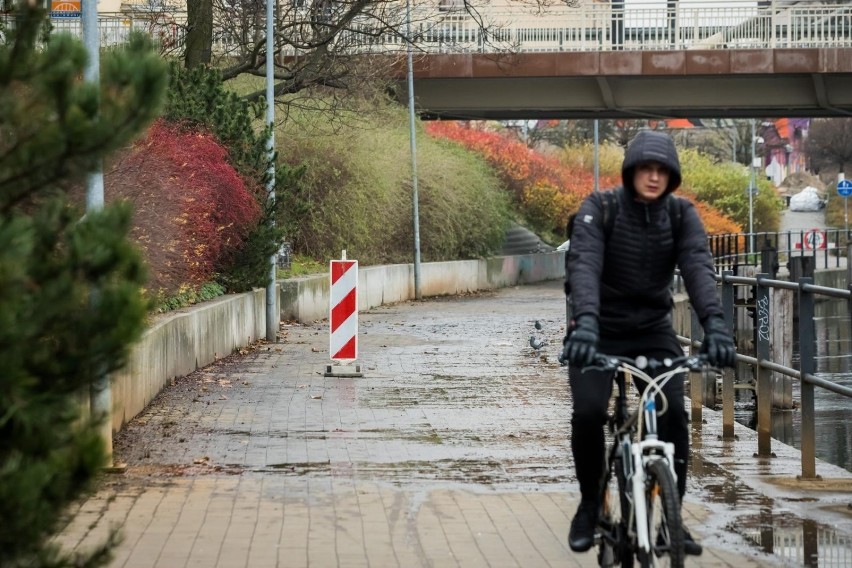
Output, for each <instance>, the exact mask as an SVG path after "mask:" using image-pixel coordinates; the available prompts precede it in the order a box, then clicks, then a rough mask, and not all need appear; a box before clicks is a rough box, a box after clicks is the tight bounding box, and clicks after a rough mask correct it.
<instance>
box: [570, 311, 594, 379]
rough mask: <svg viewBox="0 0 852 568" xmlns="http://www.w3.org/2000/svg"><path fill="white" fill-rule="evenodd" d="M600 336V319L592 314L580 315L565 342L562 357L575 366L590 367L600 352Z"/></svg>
mask: <svg viewBox="0 0 852 568" xmlns="http://www.w3.org/2000/svg"><path fill="white" fill-rule="evenodd" d="M598 338H599V333H598V320H597V319H596V318H595V317H594V316H590V315H582V316H580V317H578V318H577V320H576V321H575V322H574V330H573V331H572V332H571V334H570V335H569V336H568V337H567V341H566V342H565V346H564V348H563V351H562V358H563V359H567V360H568V362H569V363H571V364H572V365H574V366H575V367H588V366H589V365H591V364H592V363H593V362H594V360H595V355H596V354H597V352H598Z"/></svg>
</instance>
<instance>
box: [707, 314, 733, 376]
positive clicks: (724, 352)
mask: <svg viewBox="0 0 852 568" xmlns="http://www.w3.org/2000/svg"><path fill="white" fill-rule="evenodd" d="M701 352H702V353H706V354H707V360H708V362H709V363H710V364H711V365H713V366H714V367H720V368H721V367H733V366H734V364H735V363H736V361H737V352H736V350H735V349H734V338H733V337H731V332H730V330H729V329H728V326H726V325H725V320H724V319H722V318H720V317H719V316H710V317H709V318H707V321H706V322H704V342H703V343H702V344H701Z"/></svg>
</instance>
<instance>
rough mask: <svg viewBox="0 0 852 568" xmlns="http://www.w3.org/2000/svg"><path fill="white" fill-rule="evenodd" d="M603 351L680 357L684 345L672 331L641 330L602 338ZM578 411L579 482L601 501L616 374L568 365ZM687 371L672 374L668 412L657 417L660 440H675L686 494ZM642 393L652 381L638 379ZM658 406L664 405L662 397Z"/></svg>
mask: <svg viewBox="0 0 852 568" xmlns="http://www.w3.org/2000/svg"><path fill="white" fill-rule="evenodd" d="M599 351H600V352H601V353H604V354H606V355H622V356H625V357H637V356H639V355H645V356H646V357H648V358H653V359H658V360H660V359H664V358H666V357H680V356H681V355H683V349H682V348H681V346H680V343H679V342H678V340H677V337H676V336H675V334H674V331H671V332H654V333H650V334H642V336H641V337H637V338H631V339H607V338H603V337H602V338H601V341H600V345H599ZM568 379H569V382H570V385H571V396H572V400H573V412H572V415H571V451H572V453H573V454H574V467H575V468H576V470H577V480H578V481H579V482H580V493H581V495H582V498H583V499H584V500H585V499H590V500H597V497H598V490H599V484H600V480H601V476H602V475H603V468H604V465H605V452H606V448H605V438H604V425H605V424H606V418H607V409H608V406H609V399H610V396H611V394H612V385H613V381H612V373H610V372H604V371H595V370H589V371H586V372H581V371H580V369H579V368H577V367H574V366H573V365H572V366H570V367H569V369H568ZM683 381H684V377H683V375H678V376H675V377H672V378H671V379H670V380H669V381H668V382H667V383H666V385H665V386H664V387H663V394H665V396H666V400H667V401H668V411H667V412H666V413H665V414H663V415H662V416H659V417H658V419H657V433H658V434H659V436H660V439H661V440H663V441H665V442H671V443H672V444H674V456H675V466H674V469H675V474H676V475H677V488H678V492H679V493H680V496H681V498H683V495H684V493H686V462H687V459H688V456H689V423H688V417H687V414H686V409H685V407H684V400H683V396H684V392H683ZM636 386H637V387H638V388H639V390H640V392H641V391H643V390H644V389H645V387H646V386H647V383H645V382H644V381H639V380H637V381H636ZM657 408H661V406H660V402H659V397H658V401H657Z"/></svg>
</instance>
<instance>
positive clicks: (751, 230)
mask: <svg viewBox="0 0 852 568" xmlns="http://www.w3.org/2000/svg"><path fill="white" fill-rule="evenodd" d="M756 140H757V137H756V136H755V134H754V119H751V180H750V181H749V186H748V238H749V246H748V251H749V253H754V192H755V190H756V189H757V171H756V170H755V167H754V161H755V150H754V143H755V141H756Z"/></svg>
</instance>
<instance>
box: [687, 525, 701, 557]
mask: <svg viewBox="0 0 852 568" xmlns="http://www.w3.org/2000/svg"><path fill="white" fill-rule="evenodd" d="M683 551H684V552H685V553H686V554H688V555H689V556H701V553H702V552H703V551H704V549H703V548H702V547H701V545H700V544H698V543H697V542H695V541H694V540H693V539H692V535H691V534H689V531H688V530H687V529H686V527H683Z"/></svg>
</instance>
